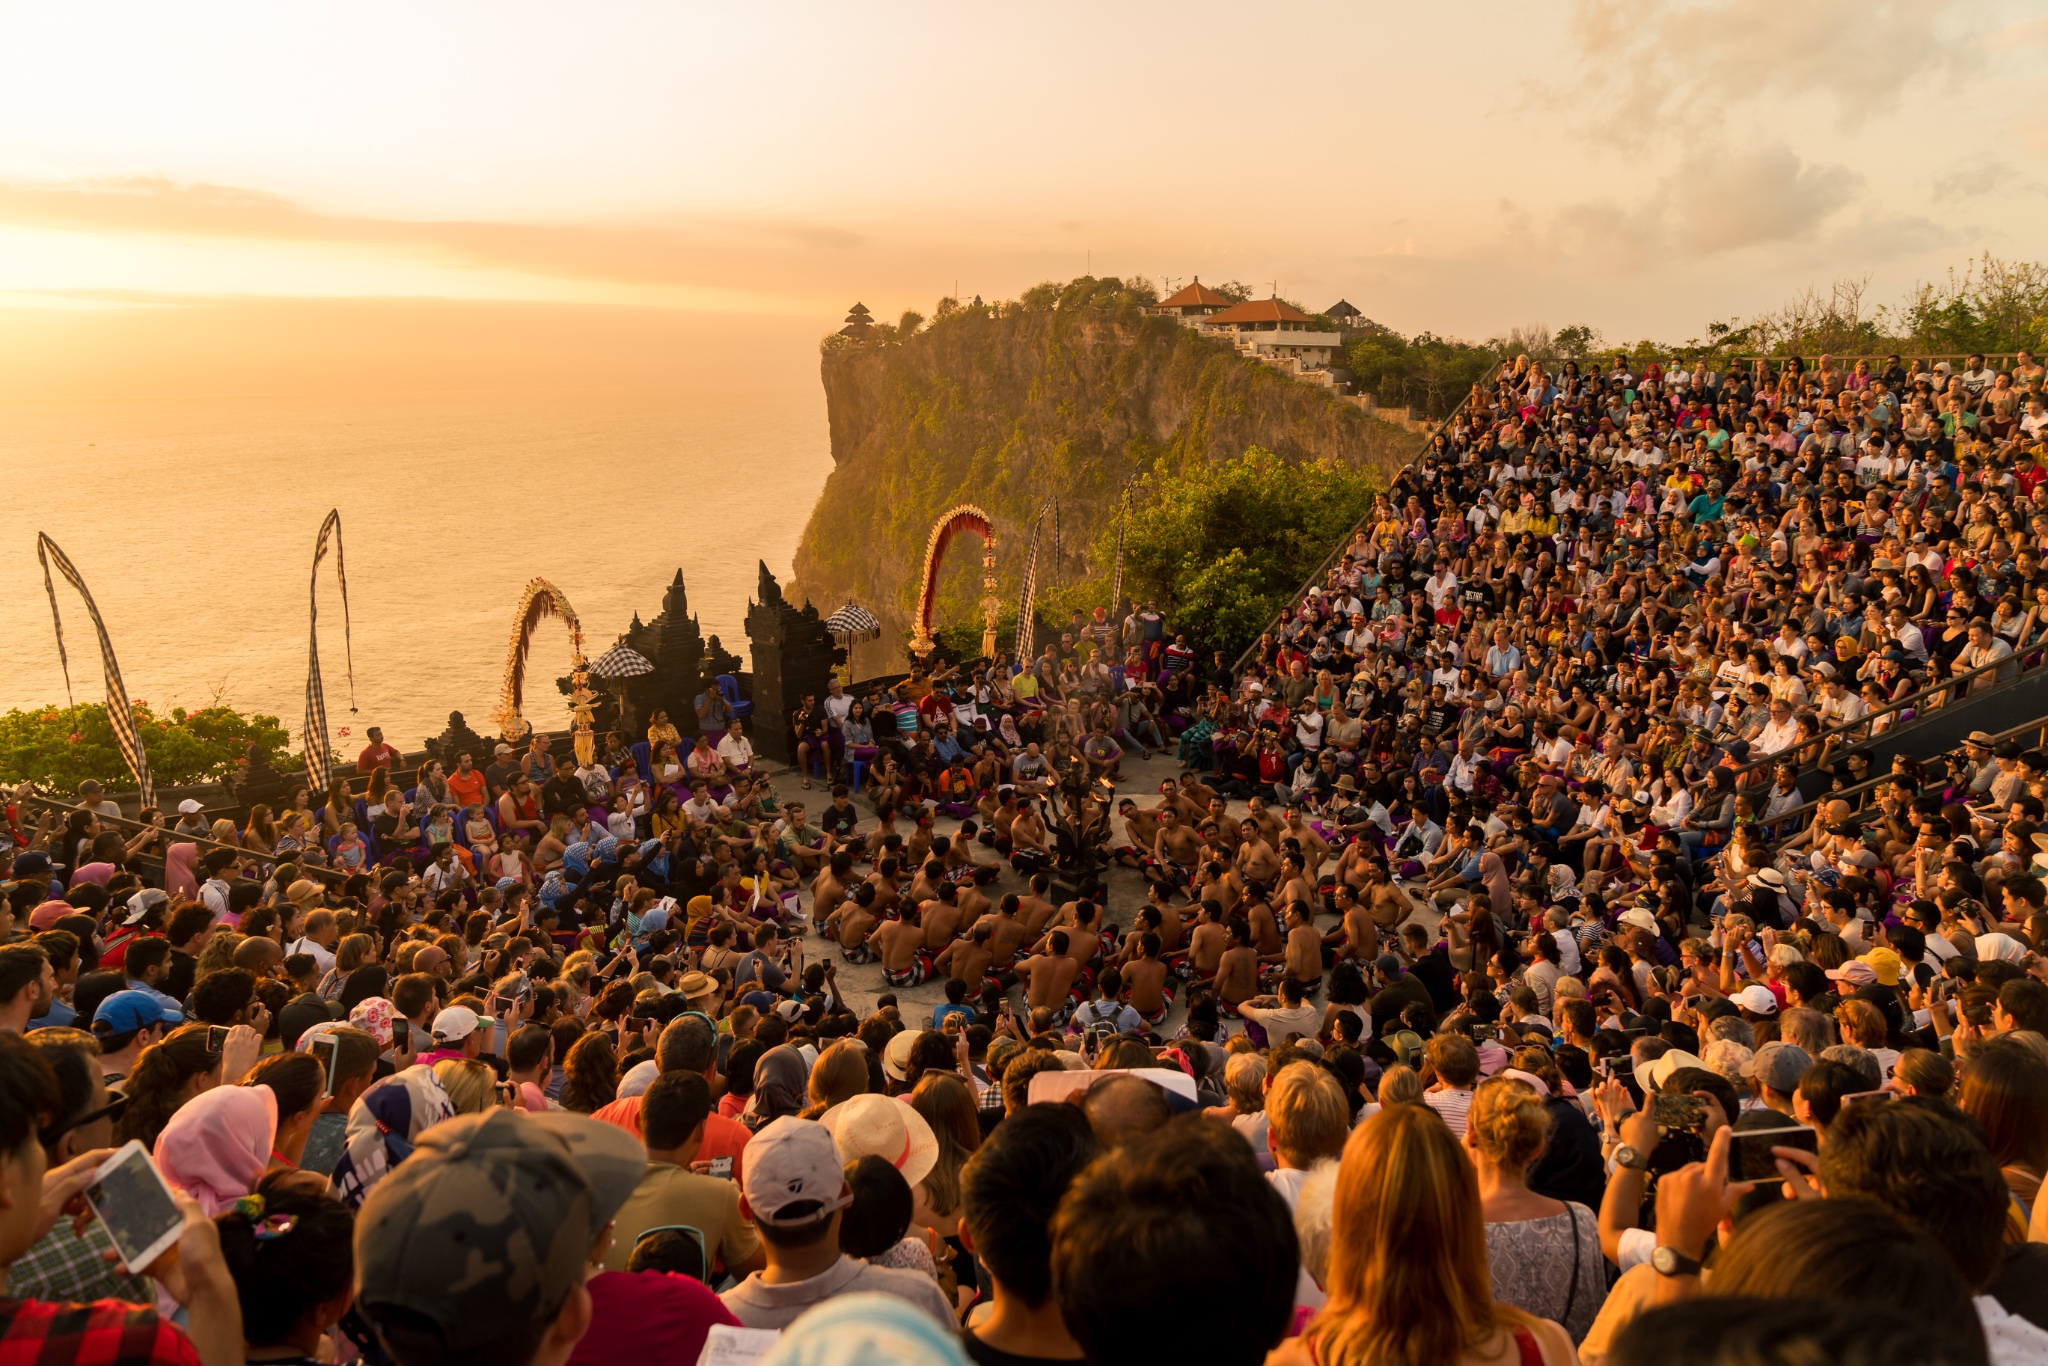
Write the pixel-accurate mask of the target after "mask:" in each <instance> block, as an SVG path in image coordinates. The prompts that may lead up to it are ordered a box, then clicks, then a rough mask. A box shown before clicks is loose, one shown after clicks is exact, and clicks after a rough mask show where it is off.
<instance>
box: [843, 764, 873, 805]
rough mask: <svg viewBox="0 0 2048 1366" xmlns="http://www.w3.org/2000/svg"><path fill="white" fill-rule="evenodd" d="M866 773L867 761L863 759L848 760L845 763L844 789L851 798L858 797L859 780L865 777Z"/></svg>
mask: <svg viewBox="0 0 2048 1366" xmlns="http://www.w3.org/2000/svg"><path fill="white" fill-rule="evenodd" d="M867 771H868V761H867V760H865V759H848V760H847V761H846V777H847V782H846V788H847V791H848V793H850V794H851V795H852V796H855V797H858V796H859V795H860V780H861V779H862V778H864V777H866V776H867Z"/></svg>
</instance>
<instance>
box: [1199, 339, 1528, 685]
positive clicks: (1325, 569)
mask: <svg viewBox="0 0 2048 1366" xmlns="http://www.w3.org/2000/svg"><path fill="white" fill-rule="evenodd" d="M1506 364H1507V362H1506V361H1496V362H1494V366H1493V368H1492V369H1491V370H1489V371H1487V372H1486V374H1485V375H1484V376H1482V377H1481V378H1480V379H1479V380H1477V381H1475V382H1474V384H1473V386H1472V390H1471V391H1469V392H1467V393H1466V395H1465V397H1464V398H1462V399H1460V400H1459V401H1458V406H1457V407H1455V408H1453V409H1451V411H1450V412H1449V413H1448V414H1446V415H1445V416H1444V418H1443V419H1442V420H1441V421H1439V422H1438V423H1437V424H1436V426H1434V427H1432V428H1430V430H1429V432H1428V434H1427V435H1425V436H1424V437H1423V438H1422V445H1421V446H1420V447H1419V448H1418V449H1417V450H1416V452H1415V454H1414V455H1413V456H1411V457H1409V459H1408V463H1407V464H1405V465H1403V466H1401V468H1400V469H1399V470H1396V471H1395V473H1394V477H1395V478H1396V479H1398V478H1399V477H1400V476H1401V475H1402V474H1403V473H1405V472H1407V471H1408V470H1409V469H1410V468H1412V467H1413V466H1414V465H1415V463H1416V462H1417V461H1419V460H1421V459H1422V457H1423V456H1425V455H1428V454H1429V452H1430V451H1431V449H1432V448H1434V447H1435V445H1436V439H1437V437H1439V436H1441V435H1443V433H1445V432H1447V431H1449V430H1450V428H1451V424H1452V423H1454V422H1456V421H1457V420H1458V418H1459V416H1460V415H1461V414H1462V413H1463V412H1464V411H1465V410H1466V409H1467V408H1469V407H1471V406H1472V393H1474V392H1477V391H1478V390H1480V389H1481V388H1483V387H1486V386H1487V385H1490V384H1491V383H1492V381H1493V380H1494V379H1495V378H1496V377H1497V376H1498V375H1499V374H1500V372H1501V369H1502V368H1503V367H1504V366H1506ZM1389 482H1391V481H1389ZM1372 519H1373V513H1372V510H1371V509H1368V510H1367V511H1366V513H1365V515H1364V516H1363V517H1360V518H1359V519H1358V521H1357V522H1355V523H1353V524H1352V527H1351V529H1350V530H1349V531H1347V532H1345V533H1344V536H1343V538H1342V539H1341V540H1339V541H1338V542H1337V545H1336V547H1335V548H1334V549H1332V550H1331V551H1330V553H1329V554H1327V555H1325V556H1323V562H1322V563H1321V564H1319V565H1317V566H1316V568H1315V571H1314V572H1313V573H1311V574H1310V575H1309V576H1308V578H1306V579H1304V580H1303V581H1302V584H1301V587H1299V588H1297V589H1295V590H1294V592H1293V593H1292V594H1291V595H1289V597H1288V599H1287V606H1285V607H1282V608H1281V609H1280V611H1281V612H1285V611H1290V610H1292V609H1293V607H1294V605H1295V604H1297V603H1299V602H1300V601H1301V600H1302V599H1303V598H1305V597H1307V596H1308V590H1309V589H1311V588H1317V587H1320V586H1322V583H1323V581H1324V580H1325V579H1326V578H1328V577H1329V574H1330V570H1331V569H1332V568H1333V567H1335V565H1336V563H1337V561H1338V560H1339V559H1341V558H1342V557H1343V554H1344V548H1345V547H1346V546H1348V545H1350V544H1351V543H1352V542H1353V541H1354V540H1356V539H1358V533H1359V532H1361V531H1363V530H1364V529H1365V528H1366V526H1367V525H1368V524H1370V523H1371V521H1372ZM1279 625H1280V612H1275V613H1274V614H1273V618H1272V620H1271V621H1268V622H1267V623H1266V626H1265V629H1264V630H1262V631H1261V632H1260V634H1261V635H1264V634H1265V633H1266V632H1267V631H1272V630H1277V629H1278V628H1279ZM1258 648H1259V643H1258V641H1256V640H1254V641H1253V642H1252V643H1251V644H1249V645H1247V646H1245V647H1244V649H1243V650H1242V651H1241V652H1240V653H1239V654H1238V656H1237V663H1236V664H1234V665H1232V666H1231V672H1232V673H1243V672H1244V667H1245V664H1246V662H1247V661H1249V660H1250V659H1251V658H1252V656H1253V654H1254V653H1255V652H1256V651H1257V650H1258Z"/></svg>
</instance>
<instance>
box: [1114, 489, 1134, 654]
mask: <svg viewBox="0 0 2048 1366" xmlns="http://www.w3.org/2000/svg"><path fill="white" fill-rule="evenodd" d="M1137 482H1138V476H1137V475H1135V474H1133V475H1132V476H1131V477H1130V478H1128V479H1126V480H1124V489H1123V492H1122V493H1121V494H1119V495H1118V497H1117V509H1116V568H1115V569H1114V570H1112V571H1111V572H1110V576H1109V615H1110V618H1111V620H1114V619H1115V618H1116V614H1117V613H1118V612H1119V611H1121V610H1123V601H1124V529H1125V528H1126V527H1128V526H1129V525H1130V522H1131V485H1133V484H1135V483H1137Z"/></svg>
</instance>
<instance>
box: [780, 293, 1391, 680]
mask: <svg viewBox="0 0 2048 1366" xmlns="http://www.w3.org/2000/svg"><path fill="white" fill-rule="evenodd" d="M1151 302H1153V294H1152V291H1151V289H1150V288H1149V287H1148V286H1145V285H1143V284H1142V283H1139V282H1131V283H1128V284H1127V283H1125V282H1122V281H1117V280H1098V279H1092V278H1085V277H1084V278H1083V279H1080V280H1075V281H1073V282H1071V283H1069V284H1066V285H1050V284H1048V285H1041V286H1039V287H1037V288H1036V289H1033V290H1031V291H1028V292H1027V293H1026V294H1025V295H1024V297H1023V298H1021V299H1018V300H1016V301H1012V302H1004V303H1000V304H995V305H982V304H973V305H967V306H964V307H963V306H961V305H960V304H958V303H957V302H955V301H953V300H950V299H948V300H941V301H940V304H939V306H938V308H937V309H935V310H934V316H933V318H932V320H931V321H930V322H929V323H926V324H923V325H922V326H921V327H919V326H917V325H916V323H915V322H914V320H913V318H912V317H909V316H906V317H905V318H904V319H903V323H907V324H911V329H912V330H910V331H908V332H906V331H905V329H904V326H903V323H899V324H897V325H894V326H892V325H888V324H877V325H875V326H874V327H873V328H872V329H871V330H870V331H869V332H868V334H867V339H866V340H865V341H861V342H854V341H852V340H851V339H848V338H845V337H841V336H838V335H836V334H835V335H834V336H833V337H831V338H828V339H827V342H826V345H825V347H824V351H823V361H822V367H821V368H822V372H823V379H824V384H825V392H826V399H827V404H828V410H829V414H830V422H831V434H832V454H833V459H834V461H835V462H836V466H837V467H836V468H835V469H834V471H833V473H832V476H831V477H830V479H828V480H827V482H826V485H825V491H824V494H823V496H822V497H821V498H820V499H819V502H818V505H817V507H816V509H815V510H814V511H813V512H812V514H811V518H810V522H809V524H808V526H807V527H806V528H805V531H804V536H803V541H802V543H801V544H800V546H799V547H798V549H797V554H796V591H797V592H798V593H799V594H801V595H802V596H805V597H808V598H809V599H810V600H811V601H813V602H815V603H817V604H819V606H820V608H821V610H824V611H830V610H832V609H833V608H835V607H837V606H838V605H839V604H840V603H841V602H844V601H847V600H852V601H855V602H859V603H861V604H862V605H864V606H866V607H868V608H869V609H870V610H872V611H873V612H874V613H875V615H876V616H877V617H878V618H879V619H880V620H881V622H882V624H883V627H884V637H883V640H884V643H885V644H886V645H888V646H889V647H890V648H891V649H892V651H893V650H894V649H895V648H896V647H898V646H900V644H901V642H902V641H903V640H904V639H905V637H906V635H907V632H908V630H909V626H910V619H911V616H912V614H913V612H914V611H915V609H916V599H917V577H918V572H919V570H920V568H921V567H922V563H923V558H924V547H925V540H926V537H927V535H928V534H929V532H930V530H931V526H932V523H933V522H934V521H935V520H936V519H937V518H938V517H939V516H940V515H941V514H942V513H944V512H945V511H946V510H947V509H948V508H950V507H952V506H954V505H955V504H958V503H974V504H977V505H979V506H980V507H981V508H983V509H984V510H986V511H987V512H988V513H989V514H990V516H991V517H992V518H993V520H994V523H995V526H996V530H997V535H998V538H999V540H1000V549H999V552H998V557H997V574H998V578H999V581H1000V587H999V589H998V592H999V594H1000V595H1001V596H1002V598H1003V600H1004V602H1005V605H1006V607H1010V606H1012V605H1013V604H1014V603H1015V600H1016V594H1017V592H1018V587H1019V578H1020V575H1021V572H1022V569H1023V564H1024V559H1025V554H1026V549H1027V546H1028V543H1029V541H1030V536H1031V531H1032V527H1033V525H1034V523H1035V522H1036V520H1037V517H1038V513H1039V509H1040V508H1041V506H1043V505H1044V503H1045V501H1046V500H1047V499H1048V498H1049V497H1055V496H1056V497H1057V498H1058V499H1059V537H1058V540H1059V547H1058V552H1057V553H1055V549H1054V546H1053V533H1052V528H1051V527H1050V526H1048V527H1047V528H1046V530H1045V533H1044V536H1043V538H1042V541H1041V547H1040V561H1039V582H1040V585H1041V588H1042V589H1044V590H1046V591H1047V592H1049V593H1056V594H1057V597H1056V598H1054V599H1053V601H1056V602H1058V603H1059V604H1060V605H1061V606H1065V605H1067V603H1068V602H1069V601H1070V600H1071V599H1073V598H1074V597H1075V596H1077V594H1079V593H1080V592H1081V591H1082V590H1078V589H1077V588H1076V587H1075V586H1076V585H1078V584H1080V583H1082V582H1084V581H1092V582H1093V583H1095V584H1096V585H1098V586H1097V587H1096V588H1094V589H1091V590H1088V591H1092V592H1095V593H1096V594H1097V595H1098V596H1099V597H1100V598H1101V600H1102V605H1105V606H1106V605H1107V598H1108V579H1109V574H1110V563H1109V556H1110V554H1111V552H1112V551H1113V548H1114V534H1113V533H1114V517H1115V509H1116V507H1117V502H1118V496H1119V494H1120V492H1121V491H1122V490H1123V489H1124V487H1125V485H1126V484H1127V483H1128V482H1129V481H1130V480H1131V479H1132V478H1133V476H1136V475H1143V476H1145V478H1144V479H1143V480H1141V481H1140V482H1139V483H1138V484H1136V485H1134V486H1133V496H1134V500H1135V506H1136V509H1137V511H1138V512H1139V513H1140V514H1141V515H1140V516H1139V517H1137V518H1134V528H1135V526H1136V525H1137V524H1139V523H1141V522H1143V521H1145V520H1146V515H1147V510H1148V509H1149V508H1151V507H1152V505H1153V504H1154V503H1155V502H1157V503H1162V504H1166V503H1171V501H1172V500H1171V498H1170V497H1169V496H1168V495H1169V494H1170V492H1171V490H1172V488H1173V485H1174V482H1175V481H1178V480H1182V479H1192V480H1195V481H1196V485H1195V489H1194V490H1193V491H1192V492H1190V493H1189V494H1188V496H1189V497H1192V498H1197V499H1199V498H1200V497H1201V496H1206V495H1205V494H1204V493H1203V492H1202V491H1203V490H1206V489H1209V488H1210V487H1211V485H1209V484H1206V483H1203V482H1202V480H1203V479H1204V478H1206V476H1205V474H1204V471H1207V470H1208V469H1209V468H1210V467H1212V466H1214V467H1225V466H1231V465H1233V463H1234V462H1239V461H1240V460H1241V458H1243V457H1245V455H1246V452H1247V451H1248V450H1250V449H1251V448H1253V447H1260V448H1262V452H1264V454H1262V455H1261V457H1260V458H1261V459H1265V460H1271V461H1273V462H1276V467H1277V466H1279V465H1286V466H1300V465H1304V464H1306V465H1315V464H1327V465H1328V466H1330V467H1331V468H1332V470H1339V471H1350V472H1353V473H1354V474H1356V475H1357V476H1360V477H1362V478H1366V479H1381V480H1383V479H1384V478H1385V477H1386V476H1388V475H1389V474H1391V473H1392V471H1393V470H1395V469H1396V468H1398V467H1399V466H1400V465H1401V464H1402V463H1403V462H1405V461H1406V460H1407V459H1408V458H1409V457H1410V456H1411V455H1412V454H1413V453H1414V451H1415V450H1416V448H1417V447H1418V446H1419V445H1420V439H1419V438H1418V437H1417V436H1416V435H1415V434H1414V433H1412V432H1409V431H1406V430H1403V429H1402V428H1399V427H1396V426H1393V425H1391V424H1389V423H1385V422H1381V421H1379V420H1378V419H1376V418H1373V417H1371V416H1369V415H1368V414H1367V413H1366V412H1365V411H1363V410H1361V409H1360V408H1358V407H1356V406H1354V405H1352V404H1350V403H1347V402H1345V401H1343V400H1342V399H1340V398H1338V397H1336V396H1335V395H1333V394H1332V393H1330V392H1329V391H1328V390H1325V389H1322V388H1319V387H1317V386H1313V385H1309V384H1305V383H1302V382H1300V381H1298V380H1294V379H1291V378H1289V377H1287V376H1285V375H1282V374H1280V373H1279V372H1277V371H1275V370H1273V369H1271V368H1269V367H1267V366H1264V365H1261V364H1259V363H1258V362H1256V361H1252V360H1249V359H1247V358H1245V357H1243V356H1241V355H1239V354H1238V353H1237V351H1236V350H1235V349H1234V348H1232V347H1231V346H1229V345H1228V344H1227V343H1224V342H1220V341H1217V340H1215V339H1213V338H1209V337H1204V336H1201V335H1199V334H1197V333H1195V332H1193V331H1191V330H1189V329H1187V328H1184V327H1182V326H1180V325H1179V324H1178V323H1177V322H1175V321H1174V320H1173V319H1170V318H1162V317H1153V316H1149V315H1147V314H1146V313H1145V312H1144V308H1145V306H1146V305H1147V304H1149V303H1151ZM1219 477H1220V476H1219ZM1346 525H1348V522H1347V523H1346ZM1339 534H1341V528H1336V529H1331V530H1329V531H1327V533H1326V532H1324V531H1323V530H1321V529H1320V528H1316V529H1311V528H1308V527H1304V528H1302V535H1303V537H1304V538H1307V537H1309V536H1311V535H1313V536H1319V537H1321V539H1320V541H1319V542H1318V543H1317V544H1316V546H1315V549H1314V553H1313V555H1311V556H1310V558H1309V561H1308V564H1309V566H1310V567H1312V566H1313V565H1314V563H1315V562H1316V561H1318V560H1320V559H1321V557H1322V555H1323V554H1324V553H1325V552H1326V551H1327V550H1328V548H1329V546H1330V545H1331V544H1332V543H1333V541H1334V539H1335V538H1336V536H1337V535H1339ZM977 549H978V548H977V547H973V546H972V545H971V544H968V545H960V546H956V548H955V550H954V551H953V552H952V554H951V555H950V556H949V559H948V562H947V567H946V571H945V572H944V573H943V574H942V575H941V580H940V597H939V610H938V613H937V619H938V622H939V623H940V624H941V625H948V624H959V623H962V622H968V621H978V613H977V611H976V609H975V603H976V601H977V600H978V599H979V598H980V596H981V590H980V583H979V579H980V556H979V554H978V553H975V552H976V550H977ZM1247 553H1248V554H1252V555H1253V556H1254V557H1255V558H1256V557H1257V555H1259V554H1261V553H1262V552H1257V551H1254V550H1252V549H1250V548H1249V547H1247ZM1281 562H1282V561H1273V562H1272V563H1275V564H1277V563H1281ZM1267 569H1268V566H1267V562H1266V561H1260V562H1259V566H1258V568H1257V574H1258V575H1259V576H1263V575H1264V574H1265V573H1266V572H1267ZM1126 572H1127V573H1131V572H1133V571H1132V569H1131V566H1130V563H1129V560H1128V558H1127V566H1126ZM1145 572H1146V573H1147V574H1148V575H1149V574H1151V572H1152V571H1150V570H1147V571H1145ZM1246 572H1247V573H1251V572H1253V570H1252V569H1250V568H1248V569H1247V570H1246ZM1273 572H1278V571H1277V570H1274V571H1273ZM1222 577H1224V576H1223V575H1212V576H1211V582H1210V586H1209V587H1208V588H1205V589H1203V590H1202V591H1203V593H1205V594H1206V595H1207V596H1206V597H1205V598H1204V600H1205V601H1213V602H1214V603H1215V608H1214V610H1215V612H1216V614H1217V621H1218V624H1219V626H1220V625H1221V623H1222V622H1224V621H1225V620H1234V619H1235V618H1236V616H1237V615H1238V614H1239V612H1240V611H1241V610H1248V608H1246V607H1245V606H1244V604H1243V603H1238V604H1237V605H1235V606H1232V605H1230V604H1231V602H1233V601H1234V599H1231V598H1230V595H1228V594H1225V593H1223V592H1222V588H1221V579H1222ZM1297 582H1298V579H1297ZM1288 586H1289V587H1292V586H1293V585H1291V584H1290V585H1288ZM1062 587H1064V588H1065V589H1066V590H1067V591H1065V592H1060V591H1059V590H1060V589H1061V588H1062ZM1146 587H1147V588H1148V590H1149V591H1154V592H1158V593H1160V594H1161V595H1162V597H1164V596H1166V587H1167V584H1166V580H1165V578H1164V577H1159V578H1151V579H1148V581H1147V584H1146ZM1136 589H1137V585H1136V584H1133V585H1131V586H1129V587H1127V588H1126V594H1127V595H1128V594H1129V593H1130V592H1133V591H1136ZM1264 591H1265V590H1264V588H1263V587H1261V588H1259V589H1256V590H1254V589H1251V588H1249V587H1248V588H1247V589H1246V590H1245V592H1246V593H1249V594H1251V596H1253V597H1256V596H1259V595H1261V594H1262V593H1263V592H1264ZM1073 605H1077V606H1078V605H1082V604H1081V603H1079V602H1074V603H1073ZM1090 605H1092V604H1090ZM1002 643H1003V645H1004V647H1005V648H1007V647H1008V644H1009V636H1008V635H1007V634H1005V636H1004V638H1003V642H1002Z"/></svg>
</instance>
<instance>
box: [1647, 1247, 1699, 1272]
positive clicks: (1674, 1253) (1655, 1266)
mask: <svg viewBox="0 0 2048 1366" xmlns="http://www.w3.org/2000/svg"><path fill="white" fill-rule="evenodd" d="M1703 1265H1705V1264H1704V1263H1703V1262H1701V1261H1699V1260H1698V1259H1697V1258H1693V1257H1688V1256H1686V1255H1685V1254H1684V1253H1683V1252H1680V1251H1679V1250H1678V1249H1677V1248H1675V1247H1666V1246H1664V1245H1663V1244H1662V1243H1659V1244H1658V1245H1657V1247H1656V1250H1655V1251H1653V1252H1651V1253H1650V1267H1651V1269H1652V1270H1654V1271H1655V1272H1656V1273H1657V1274H1658V1275H1659V1276H1697V1275H1699V1274H1700V1267H1701V1266H1703Z"/></svg>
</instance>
